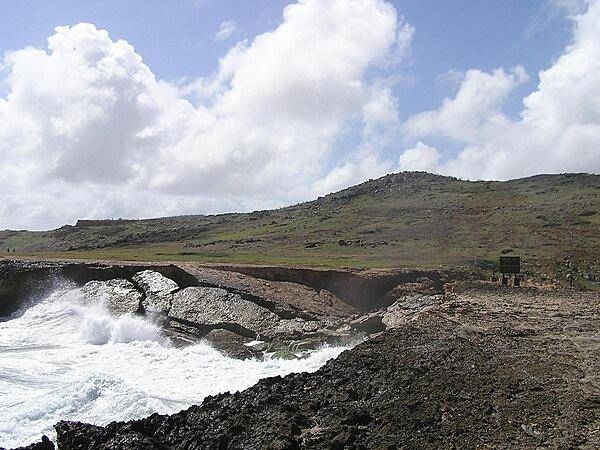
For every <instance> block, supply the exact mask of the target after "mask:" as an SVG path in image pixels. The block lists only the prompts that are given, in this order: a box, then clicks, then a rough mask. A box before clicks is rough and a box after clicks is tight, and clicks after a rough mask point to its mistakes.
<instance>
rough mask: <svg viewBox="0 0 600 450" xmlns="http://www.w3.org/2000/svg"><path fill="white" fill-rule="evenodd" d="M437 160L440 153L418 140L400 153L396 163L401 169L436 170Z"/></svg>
mask: <svg viewBox="0 0 600 450" xmlns="http://www.w3.org/2000/svg"><path fill="white" fill-rule="evenodd" d="M439 160H440V154H439V152H438V150H437V149H436V148H434V147H430V146H429V145H426V144H424V143H422V142H420V141H419V142H417V145H415V146H414V147H413V148H409V149H408V150H405V151H404V152H403V153H402V155H400V159H399V161H398V165H399V167H400V169H401V170H422V171H425V172H436V171H437V168H438V165H439Z"/></svg>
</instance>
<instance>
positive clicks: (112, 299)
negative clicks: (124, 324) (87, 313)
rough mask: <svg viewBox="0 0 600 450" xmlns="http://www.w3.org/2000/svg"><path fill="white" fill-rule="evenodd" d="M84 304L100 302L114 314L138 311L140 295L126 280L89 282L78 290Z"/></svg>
mask: <svg viewBox="0 0 600 450" xmlns="http://www.w3.org/2000/svg"><path fill="white" fill-rule="evenodd" d="M80 291H81V294H82V297H83V301H84V303H94V302H98V301H100V302H102V303H103V304H104V305H105V306H106V307H107V308H108V310H109V311H111V312H113V313H115V314H127V313H130V314H133V313H135V312H137V311H138V309H139V307H140V301H141V300H142V294H141V292H139V291H138V290H137V289H136V288H135V286H134V285H133V284H132V283H130V282H129V281H127V280H124V279H121V278H116V279H113V280H107V281H89V282H87V283H86V284H84V285H83V287H81V288H80Z"/></svg>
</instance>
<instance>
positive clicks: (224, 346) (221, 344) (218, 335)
mask: <svg viewBox="0 0 600 450" xmlns="http://www.w3.org/2000/svg"><path fill="white" fill-rule="evenodd" d="M204 340H205V342H206V343H207V344H208V345H210V346H211V347H212V348H214V349H215V350H218V351H220V352H221V353H223V354H224V355H226V356H229V357H230V358H236V359H251V358H262V352H261V351H260V350H258V349H256V348H254V347H252V346H248V345H246V344H248V343H250V342H251V341H252V340H251V339H250V338H246V337H244V336H240V335H239V334H236V333H233V332H231V331H227V330H212V331H210V332H209V333H208V334H207V335H206V336H205V338H204Z"/></svg>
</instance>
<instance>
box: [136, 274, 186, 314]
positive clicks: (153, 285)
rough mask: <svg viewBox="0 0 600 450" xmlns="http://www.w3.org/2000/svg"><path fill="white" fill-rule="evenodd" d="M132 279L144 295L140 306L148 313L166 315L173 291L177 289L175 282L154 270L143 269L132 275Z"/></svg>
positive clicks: (169, 307)
mask: <svg viewBox="0 0 600 450" xmlns="http://www.w3.org/2000/svg"><path fill="white" fill-rule="evenodd" d="M133 281H134V282H135V283H137V285H138V286H139V287H140V288H141V289H142V290H143V291H144V293H145V294H146V297H145V298H144V300H143V302H142V307H143V309H144V311H145V312H146V313H147V314H150V315H159V314H163V315H166V314H168V313H169V310H170V309H171V301H172V299H173V296H172V295H171V294H172V293H173V292H175V291H177V290H178V289H179V286H178V285H177V283H175V282H174V281H173V280H171V279H170V278H167V277H165V276H164V275H162V274H160V273H159V272H156V271H155V270H143V271H141V272H138V273H136V274H135V275H134V276H133Z"/></svg>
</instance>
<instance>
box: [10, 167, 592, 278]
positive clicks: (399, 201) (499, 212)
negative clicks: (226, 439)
mask: <svg viewBox="0 0 600 450" xmlns="http://www.w3.org/2000/svg"><path fill="white" fill-rule="evenodd" d="M7 248H9V249H11V253H10V256H11V257H12V256H41V257H60V258H86V259H115V260H138V261H140V260H145V261H157V260H170V261H195V262H210V263H222V262H228V263H254V264H256V263H259V264H284V265H305V266H325V267H338V268H343V267H353V268H357V267H421V268H439V267H440V266H448V267H458V266H467V267H471V268H480V269H482V270H484V271H491V268H492V267H493V266H494V264H495V263H496V261H497V258H498V255H499V254H502V253H517V254H520V255H521V256H522V257H523V263H524V269H525V272H526V273H527V274H528V275H529V278H530V279H533V280H536V281H543V282H550V281H552V280H553V279H556V278H558V279H562V280H564V279H565V276H566V275H567V274H568V273H572V274H573V275H574V277H575V280H576V283H577V284H578V285H580V286H582V287H591V286H593V285H594V282H597V281H598V280H600V176H598V175H588V174H560V175H538V176H534V177H530V178H524V179H519V180H512V181H507V182H491V181H477V182H471V181H463V180H459V179H456V178H451V177H443V176H438V175H432V174H428V173H423V172H404V173H397V174H391V175H387V176H385V177H382V178H379V179H377V180H371V181H368V182H365V183H362V184H360V185H357V186H354V187H351V188H348V189H345V190H342V191H340V192H336V193H333V194H330V195H327V196H325V197H321V198H319V199H317V200H314V201H311V202H307V203H302V204H298V205H294V206H290V207H287V208H282V209H277V210H271V211H256V212H252V213H245V214H221V215H212V216H202V215H198V216H181V217H170V218H161V219H149V220H113V221H110V220H98V221H94V220H80V221H78V222H77V224H76V225H74V226H70V225H66V226H64V227H61V228H59V229H56V230H52V231H46V232H27V231H3V232H0V249H2V251H6V249H7ZM13 251H14V253H13Z"/></svg>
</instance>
